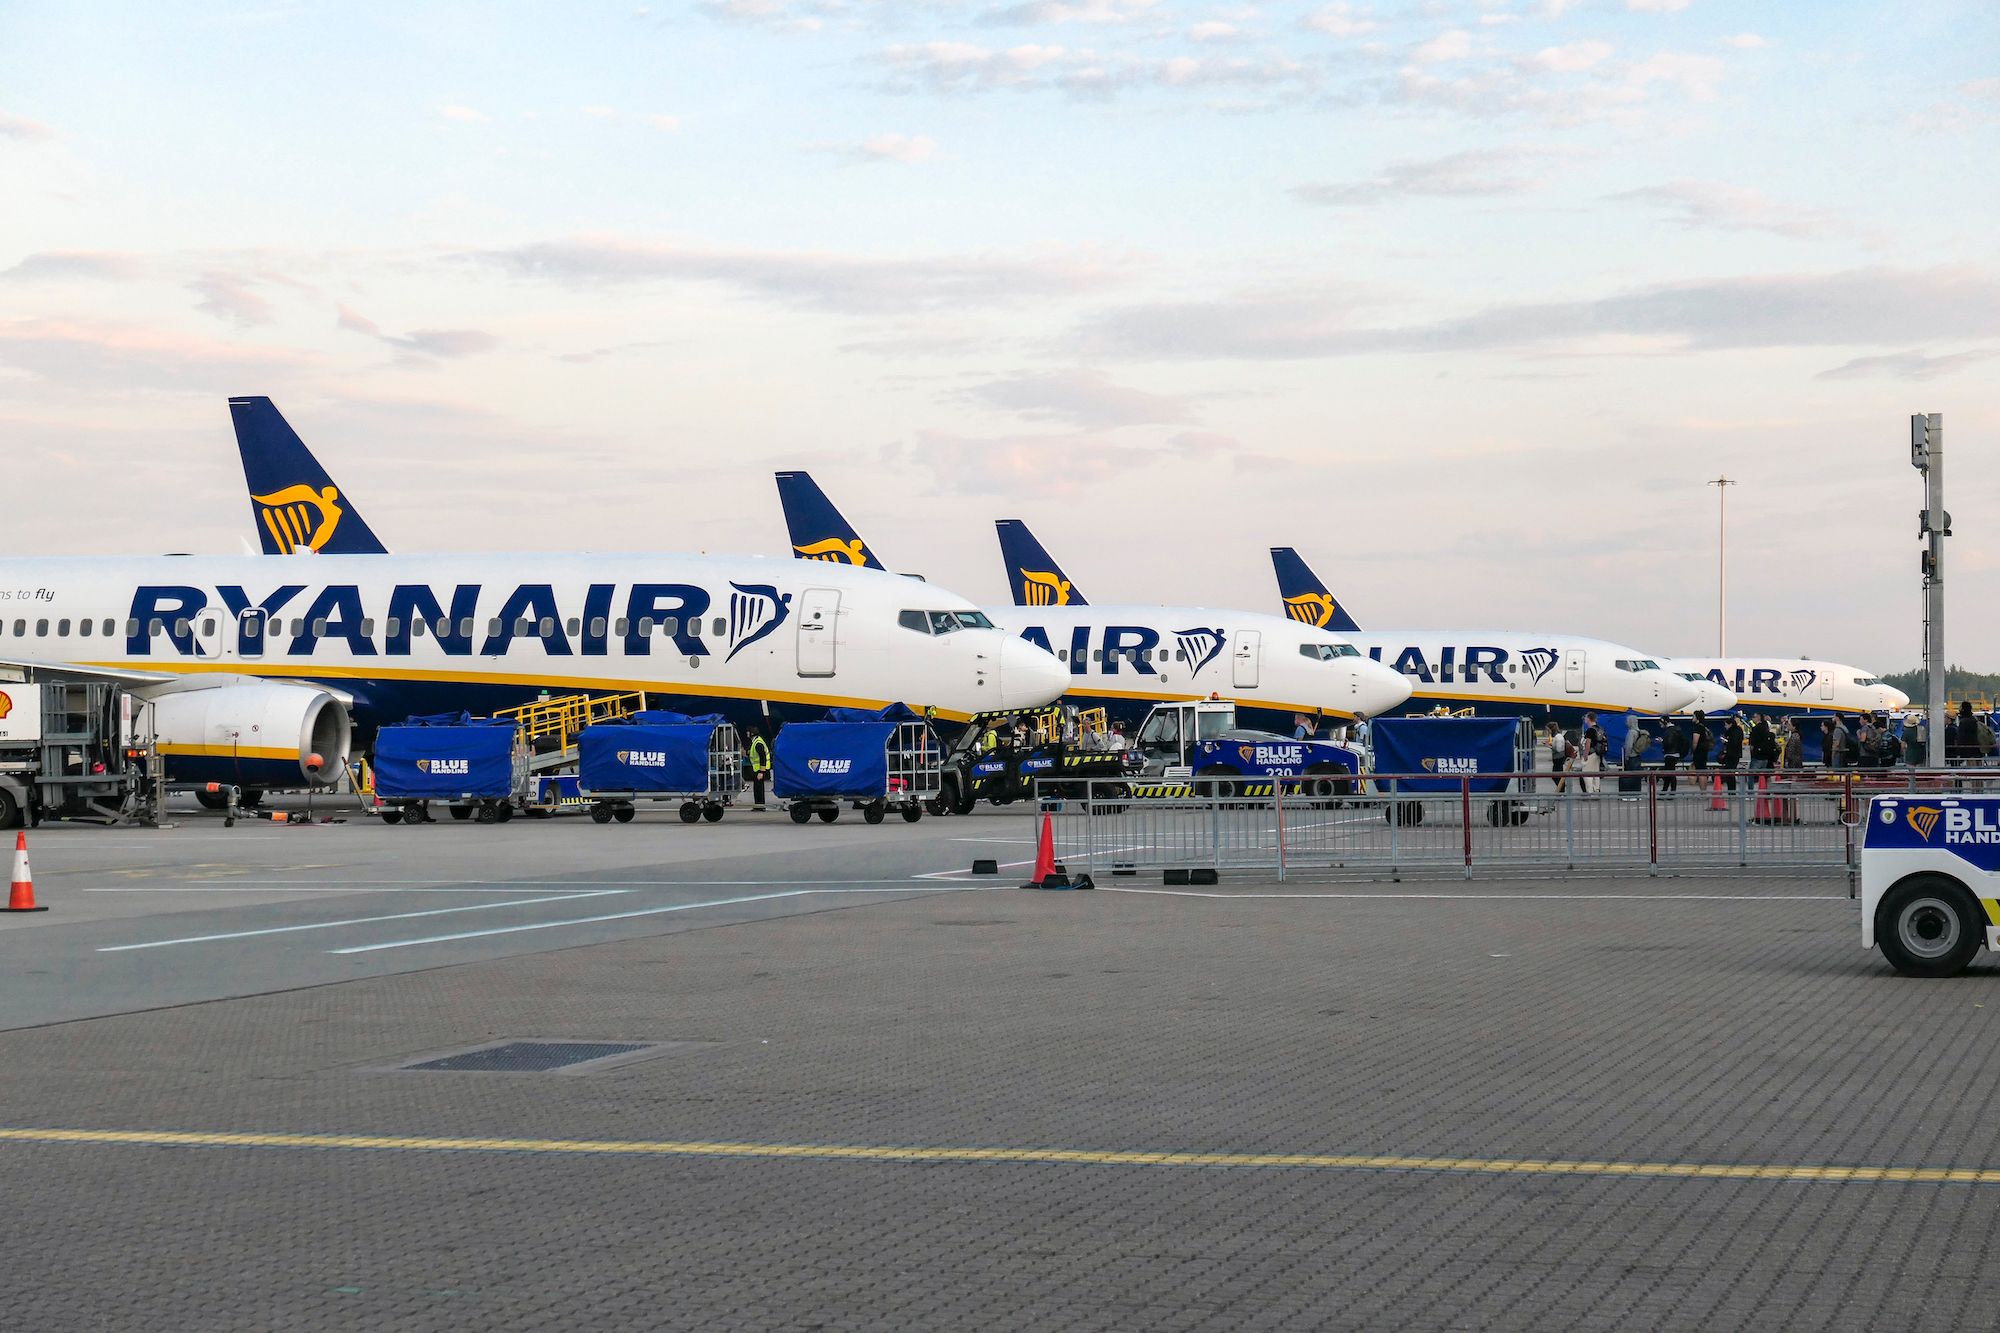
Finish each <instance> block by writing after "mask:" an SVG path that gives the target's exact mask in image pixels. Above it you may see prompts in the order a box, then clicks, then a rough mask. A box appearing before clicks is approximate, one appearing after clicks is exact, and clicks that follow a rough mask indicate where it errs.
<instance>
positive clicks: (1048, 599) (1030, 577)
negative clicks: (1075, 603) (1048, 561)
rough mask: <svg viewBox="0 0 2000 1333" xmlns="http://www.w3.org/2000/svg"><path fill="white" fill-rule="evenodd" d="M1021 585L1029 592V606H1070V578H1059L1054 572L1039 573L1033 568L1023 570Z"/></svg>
mask: <svg viewBox="0 0 2000 1333" xmlns="http://www.w3.org/2000/svg"><path fill="white" fill-rule="evenodd" d="M1021 587H1022V590H1023V591H1024V592H1025V593H1026V594H1027V604H1028V605H1029V606H1068V605H1069V580H1068V579H1064V578H1057V577H1056V576H1055V575H1054V574H1042V573H1037V572H1036V571H1035V570H1032V569H1024V570H1022V571H1021Z"/></svg>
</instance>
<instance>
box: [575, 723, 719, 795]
mask: <svg viewBox="0 0 2000 1333" xmlns="http://www.w3.org/2000/svg"><path fill="white" fill-rule="evenodd" d="M639 716H642V717H649V718H650V717H680V716H681V715H680V714H678V713H646V714H640V715H639ZM719 720H720V719H716V720H704V721H699V722H697V721H693V720H688V721H684V722H679V723H665V724H652V723H648V724H639V725H635V724H632V723H625V722H604V723H599V724H598V725H596V726H594V727H586V728H584V729H583V731H581V732H580V733H578V735H577V738H576V752H577V773H578V776H580V777H581V778H582V780H583V789H584V790H585V791H592V792H599V791H605V792H610V791H631V792H683V793H687V794H689V795H693V794H696V793H699V792H705V791H707V790H708V747H709V742H710V740H711V739H712V738H713V737H714V736H715V728H716V725H717V722H718V721H719Z"/></svg>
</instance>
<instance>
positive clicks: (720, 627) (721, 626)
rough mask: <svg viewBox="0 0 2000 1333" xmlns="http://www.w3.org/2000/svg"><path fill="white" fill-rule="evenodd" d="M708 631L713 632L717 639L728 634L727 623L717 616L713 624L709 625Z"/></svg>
mask: <svg viewBox="0 0 2000 1333" xmlns="http://www.w3.org/2000/svg"><path fill="white" fill-rule="evenodd" d="M709 629H711V630H712V631H714V633H715V637H716V638H718V639H719V638H721V637H722V636H723V635H725V634H727V633H728V632H729V622H728V621H726V620H724V619H723V618H722V617H721V616H717V617H716V618H715V620H714V622H713V623H711V624H710V625H709Z"/></svg>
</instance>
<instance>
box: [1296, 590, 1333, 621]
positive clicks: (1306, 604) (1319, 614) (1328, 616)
mask: <svg viewBox="0 0 2000 1333" xmlns="http://www.w3.org/2000/svg"><path fill="white" fill-rule="evenodd" d="M1285 614H1286V615H1288V616H1290V617H1291V618H1292V619H1293V620H1297V621H1301V622H1303V623H1305V624H1307V625H1311V626H1312V627H1313V628H1315V629H1325V628H1326V627H1327V626H1328V625H1329V624H1331V623H1332V622H1333V598H1331V597H1329V596H1327V595H1326V594H1325V593H1323V592H1308V593H1301V594H1300V595H1299V596H1297V597H1287V598H1286V599H1285Z"/></svg>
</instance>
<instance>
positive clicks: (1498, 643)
mask: <svg viewBox="0 0 2000 1333" xmlns="http://www.w3.org/2000/svg"><path fill="white" fill-rule="evenodd" d="M1271 565H1272V568H1273V569H1274V570H1275V571H1276V572H1277V576H1278V596H1279V599H1280V600H1281V601H1282V603H1283V605H1284V608H1285V614H1286V615H1287V616H1290V617H1291V618H1292V619H1293V620H1296V621H1298V622H1300V623H1302V624H1307V625H1319V626H1324V627H1331V626H1333V625H1335V624H1344V625H1346V626H1347V627H1348V628H1346V629H1345V630H1343V631H1341V636H1342V637H1343V638H1345V639H1348V640H1350V641H1351V642H1353V643H1354V645H1355V646H1356V647H1357V648H1359V649H1361V651H1363V652H1365V653H1366V654H1367V655H1368V656H1369V657H1370V658H1372V659H1373V660H1375V661H1377V662H1380V663H1382V664H1383V665H1385V666H1388V667H1390V668H1392V669H1393V670H1395V671H1396V672H1398V673H1399V674H1401V675H1402V677H1403V678H1404V679H1405V680H1407V681H1409V683H1410V691H1411V695H1410V702H1411V705H1412V707H1414V708H1419V709H1432V708H1438V707H1443V708H1448V709H1451V710H1453V711H1457V710H1459V709H1463V708H1470V709H1472V710H1473V711H1475V712H1478V713H1495V714H1508V715H1523V716H1526V715H1533V714H1536V713H1541V714H1545V715H1546V716H1549V717H1553V718H1555V719H1557V720H1558V721H1561V722H1570V721H1574V720H1575V719H1576V718H1578V717H1580V716H1581V715H1582V714H1584V713H1586V712H1591V713H1598V714H1617V713H1623V712H1624V711H1625V710H1626V709H1628V708H1629V709H1632V710H1634V711H1637V712H1640V713H1645V714H1649V715H1651V714H1665V713H1674V712H1680V711H1683V710H1686V709H1690V708H1694V707H1697V706H1699V704H1700V702H1701V701H1702V700H1703V699H1704V698H1710V699H1716V700H1722V699H1724V695H1725V693H1726V692H1724V691H1720V690H1716V691H1714V692H1712V693H1711V692H1707V691H1705V690H1704V688H1703V687H1702V686H1699V685H1697V684H1696V683H1694V682H1692V681H1688V680H1684V679H1682V677H1681V676H1680V675H1679V674H1678V673H1677V671H1676V670H1674V669H1671V668H1670V667H1669V666H1668V665H1666V664H1664V663H1662V662H1661V660H1660V659H1658V658H1653V657H1648V656H1647V655H1646V654H1644V653H1642V652H1640V651H1639V650H1638V649H1636V648H1627V647H1624V646H1622V645H1620V644H1615V643H1607V642H1606V641H1604V640H1603V639H1579V638H1576V637H1574V636H1572V635H1567V634H1522V633H1517V632H1515V631H1512V630H1377V631H1375V632H1373V633H1369V632H1366V631H1363V630H1361V629H1360V628H1359V627H1358V626H1356V625H1355V622H1354V620H1353V618H1352V617H1351V616H1349V615H1348V614H1347V613H1346V611H1344V610H1343V609H1341V606H1340V604H1339V603H1338V602H1337V601H1336V600H1335V599H1334V596H1333V594H1332V592H1331V591H1330V590H1329V589H1328V588H1327V586H1326V584H1324V583H1322V582H1321V581H1320V579H1319V577H1318V576H1317V575H1315V574H1314V573H1313V572H1312V570H1311V568H1310V567H1309V566H1307V564H1306V562H1305V561H1304V560H1302V559H1301V558H1300V557H1299V553H1298V552H1297V551H1295V550H1293V549H1292V548H1291V547H1289V546H1274V547H1272V548H1271ZM1733 702H1735V700H1734V698H1733V696H1731V697H1728V698H1727V700H1726V701H1725V702H1723V703H1722V704H1721V706H1722V707H1727V706H1728V705H1729V704H1730V703H1733Z"/></svg>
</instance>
